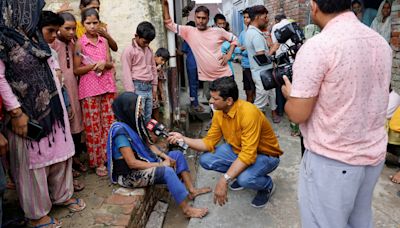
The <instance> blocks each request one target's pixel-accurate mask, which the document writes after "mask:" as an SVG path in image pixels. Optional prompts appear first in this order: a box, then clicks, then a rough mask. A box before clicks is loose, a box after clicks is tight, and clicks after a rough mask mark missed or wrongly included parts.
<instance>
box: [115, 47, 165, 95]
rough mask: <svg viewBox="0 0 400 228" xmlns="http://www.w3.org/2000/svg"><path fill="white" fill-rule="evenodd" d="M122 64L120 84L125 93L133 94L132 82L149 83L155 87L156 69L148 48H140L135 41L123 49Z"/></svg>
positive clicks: (156, 79)
mask: <svg viewBox="0 0 400 228" xmlns="http://www.w3.org/2000/svg"><path fill="white" fill-rule="evenodd" d="M121 64H122V83H123V85H124V88H125V90H126V91H129V92H134V91H135V87H134V86H133V81H135V80H139V81H145V82H151V84H152V85H153V87H157V82H158V77H157V67H156V62H155V60H154V55H153V51H152V50H151V49H150V48H149V47H146V48H141V47H139V46H138V45H137V43H136V41H135V39H133V41H132V45H129V46H128V47H127V48H125V50H124V52H123V53H122V56H121Z"/></svg>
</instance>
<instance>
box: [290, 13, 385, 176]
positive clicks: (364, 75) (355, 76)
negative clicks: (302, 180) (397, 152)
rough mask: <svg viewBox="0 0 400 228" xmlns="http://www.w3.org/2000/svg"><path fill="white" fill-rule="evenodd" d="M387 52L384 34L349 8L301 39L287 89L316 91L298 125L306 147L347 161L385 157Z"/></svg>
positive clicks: (305, 94) (300, 93)
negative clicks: (309, 111) (307, 114)
mask: <svg viewBox="0 0 400 228" xmlns="http://www.w3.org/2000/svg"><path fill="white" fill-rule="evenodd" d="M391 53H392V50H391V48H390V46H389V45H388V43H387V42H386V41H385V39H383V38H382V37H381V36H380V35H379V34H378V33H376V32H374V31H373V30H371V29H370V28H368V27H367V26H365V25H363V24H362V23H361V22H360V21H359V20H358V19H357V18H356V16H355V15H354V13H352V12H346V13H343V14H340V15H338V16H337V17H335V18H333V19H332V20H331V21H329V23H328V24H327V25H326V26H325V27H324V29H323V30H322V32H321V33H320V34H318V35H316V36H314V37H313V38H311V39H310V40H308V41H307V42H306V43H305V44H304V46H303V47H302V48H301V49H300V52H299V53H298V54H297V56H296V61H295V63H294V66H293V72H294V75H293V87H292V92H291V94H290V95H291V96H292V97H297V98H311V97H318V98H317V102H316V104H315V107H314V110H313V112H312V114H311V116H310V118H309V119H308V120H307V122H305V123H303V124H301V125H300V128H301V133H302V134H303V135H304V144H305V147H306V148H307V149H309V150H311V151H312V152H314V153H317V154H319V155H322V156H325V157H328V158H331V159H334V160H338V161H341V162H344V163H347V164H350V165H377V164H379V163H380V162H381V161H383V160H384V159H385V155H386V145H387V132H386V131H385V121H386V118H385V117H386V109H387V105H388V99H389V83H390V77H391V66H392V56H391ZM327 178H329V177H327Z"/></svg>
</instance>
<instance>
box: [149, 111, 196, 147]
mask: <svg viewBox="0 0 400 228" xmlns="http://www.w3.org/2000/svg"><path fill="white" fill-rule="evenodd" d="M146 128H147V130H149V131H151V132H153V133H154V134H155V135H156V136H159V137H164V138H167V137H168V136H169V132H168V131H167V130H166V127H165V126H164V125H163V124H161V123H159V122H158V121H157V120H155V119H151V120H150V121H149V122H148V123H147V126H146ZM177 146H179V147H180V148H181V149H183V151H186V150H187V149H188V148H189V145H188V144H186V143H185V142H184V141H183V140H182V141H178V142H177Z"/></svg>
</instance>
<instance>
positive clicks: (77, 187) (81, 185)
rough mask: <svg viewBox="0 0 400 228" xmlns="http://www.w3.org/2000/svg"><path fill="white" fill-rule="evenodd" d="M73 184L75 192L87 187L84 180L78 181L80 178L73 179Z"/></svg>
mask: <svg viewBox="0 0 400 228" xmlns="http://www.w3.org/2000/svg"><path fill="white" fill-rule="evenodd" d="M72 183H73V185H74V191H75V192H80V191H82V190H83V189H85V184H84V183H82V182H80V181H78V180H73V182H72Z"/></svg>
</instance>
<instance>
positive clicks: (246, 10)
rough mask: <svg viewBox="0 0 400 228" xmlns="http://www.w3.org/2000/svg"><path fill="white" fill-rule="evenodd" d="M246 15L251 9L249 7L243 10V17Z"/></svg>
mask: <svg viewBox="0 0 400 228" xmlns="http://www.w3.org/2000/svg"><path fill="white" fill-rule="evenodd" d="M245 14H249V8H248V7H247V8H246V9H244V10H243V15H245Z"/></svg>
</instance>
